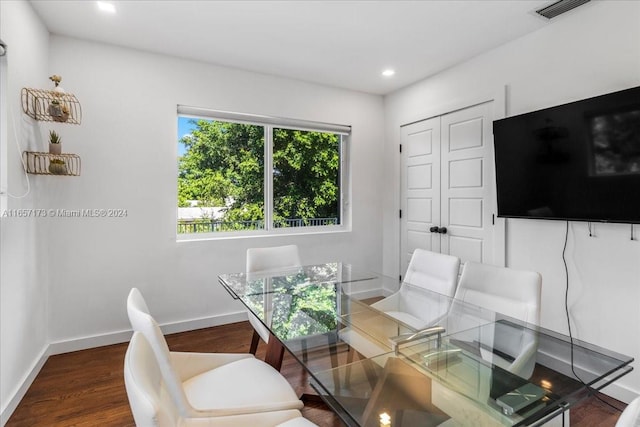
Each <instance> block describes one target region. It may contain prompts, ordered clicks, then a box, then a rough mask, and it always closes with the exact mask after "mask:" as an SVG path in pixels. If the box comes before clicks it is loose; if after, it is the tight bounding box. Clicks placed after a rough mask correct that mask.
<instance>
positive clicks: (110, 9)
mask: <svg viewBox="0 0 640 427" xmlns="http://www.w3.org/2000/svg"><path fill="white" fill-rule="evenodd" d="M97 3H98V9H100V10H101V11H102V12H106V13H116V6H115V5H114V4H113V3H109V2H106V1H99V2H97Z"/></svg>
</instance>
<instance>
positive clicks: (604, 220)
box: [492, 86, 640, 225]
mask: <svg viewBox="0 0 640 427" xmlns="http://www.w3.org/2000/svg"><path fill="white" fill-rule="evenodd" d="M632 91H638V92H639V97H638V100H639V101H638V102H632V103H622V104H620V105H616V106H613V107H608V108H606V109H604V111H607V110H609V111H610V110H615V109H623V108H625V107H630V106H634V105H638V106H640V86H634V87H630V88H627V89H622V90H618V91H615V92H609V93H605V94H602V95H596V96H593V97H590V98H584V99H580V100H577V101H571V102H566V103H564V104H557V105H554V106H551V107H547V108H541V109H538V110H533V111H529V112H526V113H521V114H516V115H513V116H509V117H504V118H501V119H498V120H494V121H493V123H492V131H493V126H495V123H496V122H505V121H508V120H511V119H519V118H520V119H521V118H522V117H525V116H530V115H534V114H539V113H541V112H544V111H548V110H554V109H558V108H565V107H569V106H571V105H580V104H586V103H587V102H593V101H597V100H598V99H607V98H610V97H611V98H613V97H615V96H620V95H621V94H622V93H624V92H632ZM493 138H494V150H493V151H494V156H493V161H494V176H495V185H496V187H495V188H496V192H495V194H496V207H497V217H498V218H510V219H533V220H545V221H575V222H593V223H601V224H631V225H635V224H640V212H639V213H638V218H635V219H608V218H583V217H569V216H535V215H512V214H503V213H501V212H500V192H499V191H498V160H497V150H496V148H495V134H494V135H493Z"/></svg>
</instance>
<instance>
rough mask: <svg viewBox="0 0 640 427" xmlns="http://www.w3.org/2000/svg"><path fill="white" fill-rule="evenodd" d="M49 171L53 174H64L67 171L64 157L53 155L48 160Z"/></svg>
mask: <svg viewBox="0 0 640 427" xmlns="http://www.w3.org/2000/svg"><path fill="white" fill-rule="evenodd" d="M49 172H51V173H52V174H53V175H65V174H66V173H67V165H66V163H65V162H64V159H62V158H59V157H54V158H52V159H51V160H49Z"/></svg>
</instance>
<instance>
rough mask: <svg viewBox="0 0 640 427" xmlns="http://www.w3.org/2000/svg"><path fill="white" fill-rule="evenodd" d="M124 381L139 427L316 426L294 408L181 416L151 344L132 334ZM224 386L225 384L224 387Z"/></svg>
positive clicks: (125, 364)
mask: <svg viewBox="0 0 640 427" xmlns="http://www.w3.org/2000/svg"><path fill="white" fill-rule="evenodd" d="M124 382H125V387H126V390H127V397H128V398H129V404H130V406H131V412H132V413H133V418H134V420H135V422H136V425H137V426H138V427H218V426H219V427H222V426H234V427H243V426H246V427H260V426H264V427H272V426H281V427H285V426H286V427H303V426H307V427H308V426H314V425H315V424H313V423H311V422H310V421H308V420H306V419H305V418H303V417H302V414H301V413H300V411H298V410H297V409H285V410H281V411H271V412H257V413H244V414H239V415H219V416H211V417H199V418H189V417H185V416H183V415H180V413H179V410H178V408H177V407H176V405H175V402H174V401H173V399H172V398H171V396H170V395H169V393H168V390H167V384H166V383H165V381H164V379H163V376H162V373H161V371H160V366H159V365H158V361H157V360H156V357H155V354H154V351H153V349H152V348H151V345H150V344H149V342H148V341H147V339H146V338H145V337H144V335H143V334H142V333H141V332H134V334H133V337H132V338H131V342H130V343H129V347H128V348H127V353H126V355H125V359H124ZM225 387H226V385H225Z"/></svg>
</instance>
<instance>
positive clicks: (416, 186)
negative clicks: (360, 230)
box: [400, 118, 440, 274]
mask: <svg viewBox="0 0 640 427" xmlns="http://www.w3.org/2000/svg"><path fill="white" fill-rule="evenodd" d="M401 131H402V135H401V142H402V155H401V158H402V160H401V162H402V163H401V165H402V167H401V176H400V182H401V190H400V195H401V202H400V207H401V209H402V216H401V218H400V235H401V242H400V250H401V255H400V262H401V268H400V271H401V272H402V273H403V274H404V272H405V271H406V268H407V266H408V265H409V260H410V259H411V255H412V254H413V251H414V250H415V249H416V248H424V249H429V250H431V251H435V252H440V235H438V234H436V233H430V232H429V228H430V227H432V226H434V225H438V224H439V223H440V118H434V119H428V120H423V121H421V122H418V123H414V124H411V125H407V126H403V127H402V128H401Z"/></svg>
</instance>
